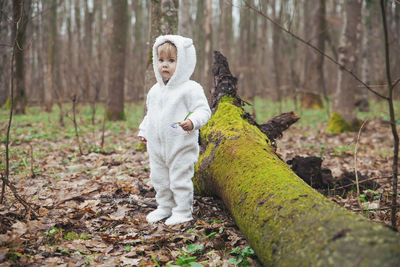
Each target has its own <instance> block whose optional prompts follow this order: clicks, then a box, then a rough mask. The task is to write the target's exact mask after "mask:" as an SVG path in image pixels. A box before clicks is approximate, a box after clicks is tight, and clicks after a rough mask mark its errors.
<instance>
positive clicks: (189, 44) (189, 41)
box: [183, 38, 193, 48]
mask: <svg viewBox="0 0 400 267" xmlns="http://www.w3.org/2000/svg"><path fill="white" fill-rule="evenodd" d="M191 45H193V40H192V39H190V38H185V41H184V42H183V46H184V47H185V48H189V47H190V46H191Z"/></svg>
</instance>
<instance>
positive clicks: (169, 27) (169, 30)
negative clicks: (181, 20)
mask: <svg viewBox="0 0 400 267" xmlns="http://www.w3.org/2000/svg"><path fill="white" fill-rule="evenodd" d="M178 9H179V0H161V1H158V0H151V15H150V40H149V48H148V51H149V58H148V59H147V67H146V73H145V88H144V90H145V92H144V94H146V93H147V90H149V89H150V87H151V86H152V85H153V84H155V83H156V78H155V76H154V72H153V65H152V56H153V55H152V48H153V44H154V41H155V40H156V38H157V37H158V36H159V35H165V34H177V33H178Z"/></svg>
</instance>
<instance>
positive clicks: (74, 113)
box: [72, 94, 83, 156]
mask: <svg viewBox="0 0 400 267" xmlns="http://www.w3.org/2000/svg"><path fill="white" fill-rule="evenodd" d="M72 113H73V119H72V122H73V123H74V128H75V136H76V141H77V142H78V147H79V153H80V155H81V156H82V155H83V152H82V147H81V142H80V141H79V134H78V124H77V123H76V94H74V95H73V96H72Z"/></svg>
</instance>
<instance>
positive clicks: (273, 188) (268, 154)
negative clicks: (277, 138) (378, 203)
mask: <svg viewBox="0 0 400 267" xmlns="http://www.w3.org/2000/svg"><path fill="white" fill-rule="evenodd" d="M214 57H215V62H214V67H213V73H214V76H215V79H214V80H215V87H216V89H215V92H214V94H213V96H214V99H213V100H214V102H213V103H212V105H211V106H212V109H213V116H212V117H211V120H210V121H209V122H208V124H207V125H206V126H205V127H203V128H202V129H201V142H202V153H201V155H200V157H199V161H198V164H197V165H196V174H195V178H194V184H195V189H196V191H197V193H200V194H203V195H214V196H218V197H219V198H221V199H222V200H223V202H224V203H225V205H226V207H227V208H228V209H229V211H230V212H231V213H232V215H233V217H234V219H235V222H236V224H237V225H238V227H239V228H240V230H241V231H242V233H243V234H244V235H245V237H246V239H247V240H248V242H249V243H250V245H251V247H252V248H253V249H254V251H255V252H256V254H257V256H258V258H259V259H260V261H261V262H262V263H263V264H264V265H265V266H271V265H273V266H275V265H278V266H332V265H335V266H357V265H361V266H381V265H384V266H398V264H399V262H400V235H399V234H398V233H396V232H394V231H392V230H390V229H389V228H387V227H384V226H382V225H379V224H377V223H374V222H371V221H369V220H367V219H366V218H364V217H362V216H360V215H357V214H353V213H352V212H350V211H347V210H345V209H344V208H341V207H339V206H338V205H336V204H335V203H333V202H331V201H329V200H327V199H326V198H325V197H324V196H322V195H321V194H319V193H318V192H316V191H315V190H314V189H312V188H311V187H310V186H308V185H307V184H306V183H305V182H303V181H302V180H301V179H300V178H299V177H298V176H297V175H296V174H295V173H294V172H293V171H292V170H291V169H290V168H289V167H288V166H287V165H286V164H285V163H284V162H283V161H282V160H281V159H280V158H279V157H278V156H277V155H276V154H275V149H274V147H273V146H272V145H271V141H270V140H269V139H268V138H267V136H266V135H265V134H264V133H262V132H261V130H260V129H259V128H258V127H257V126H258V125H257V124H256V123H254V121H253V120H252V119H249V115H248V114H246V113H245V112H244V110H243V109H242V107H241V104H242V101H241V100H240V99H239V98H238V97H236V82H237V81H236V78H234V77H233V76H232V75H231V73H230V71H229V67H228V64H227V62H226V59H225V58H224V57H223V56H222V55H221V54H220V53H219V52H215V54H214Z"/></svg>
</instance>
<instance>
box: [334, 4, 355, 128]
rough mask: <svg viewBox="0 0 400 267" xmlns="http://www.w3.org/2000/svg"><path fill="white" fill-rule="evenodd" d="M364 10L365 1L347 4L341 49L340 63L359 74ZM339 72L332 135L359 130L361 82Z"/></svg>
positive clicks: (342, 71) (343, 72)
mask: <svg viewBox="0 0 400 267" xmlns="http://www.w3.org/2000/svg"><path fill="white" fill-rule="evenodd" d="M361 8H362V1H361V0H354V1H346V2H345V7H344V9H345V12H346V16H345V23H344V26H343V31H342V35H341V39H340V47H339V63H340V64H342V65H344V66H345V67H346V68H347V69H350V70H353V72H355V73H357V72H358V71H357V69H358V57H359V53H360V51H359V50H360V49H359V48H360V45H359V43H360V30H361ZM338 73H339V74H338V85H337V88H336V92H335V97H334V105H333V111H334V113H333V114H332V116H331V120H330V124H329V125H328V128H327V131H330V132H332V133H339V132H342V131H346V130H356V129H358V127H357V124H358V122H357V119H356V114H355V111H354V103H355V92H356V88H357V86H358V83H357V81H356V80H355V79H354V78H353V77H351V76H350V75H349V74H348V73H346V72H345V71H344V70H342V69H339V72H338ZM341 118H342V119H341Z"/></svg>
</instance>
